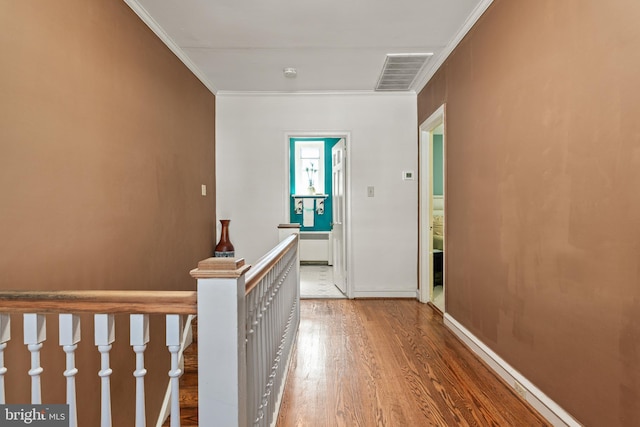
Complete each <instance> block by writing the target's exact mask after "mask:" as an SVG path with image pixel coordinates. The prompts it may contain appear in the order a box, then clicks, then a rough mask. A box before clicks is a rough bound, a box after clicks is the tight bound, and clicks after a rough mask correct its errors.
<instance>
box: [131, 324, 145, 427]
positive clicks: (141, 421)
mask: <svg viewBox="0 0 640 427" xmlns="http://www.w3.org/2000/svg"><path fill="white" fill-rule="evenodd" d="M129 328H130V333H129V337H130V344H131V347H132V348H133V352H134V353H135V355H136V370H135V371H133V376H134V378H135V379H136V427H144V426H146V425H147V419H146V405H145V400H144V377H145V375H147V370H146V369H145V367H144V351H145V350H146V349H147V343H148V342H149V315H148V314H132V315H130V316H129Z"/></svg>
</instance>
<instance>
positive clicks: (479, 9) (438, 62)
mask: <svg viewBox="0 0 640 427" xmlns="http://www.w3.org/2000/svg"><path fill="white" fill-rule="evenodd" d="M491 3H493V0H481V1H480V3H478V5H477V6H476V8H475V9H474V10H473V11H472V12H471V14H470V15H469V16H468V17H467V20H466V21H465V22H464V24H462V26H461V27H460V29H459V30H458V32H457V33H456V34H455V35H454V36H453V39H451V41H450V42H449V43H448V44H447V45H446V46H445V47H444V49H442V50H441V51H440V53H438V55H437V56H435V57H434V58H433V59H432V60H430V61H429V62H427V66H426V67H425V68H424V69H423V70H422V71H421V72H420V74H418V75H417V76H416V78H415V80H414V81H413V83H412V84H411V89H412V90H414V91H415V92H416V93H418V92H420V91H421V90H422V89H423V88H424V87H425V86H426V85H427V83H429V80H431V77H433V75H434V74H435V73H436V71H438V70H439V69H440V67H441V66H442V64H444V61H446V60H447V58H448V57H449V55H451V53H452V52H453V50H454V49H455V48H456V47H457V46H458V44H459V43H460V42H461V41H462V39H463V38H464V36H466V35H467V33H468V32H469V31H470V30H471V28H473V26H474V25H475V24H476V22H478V19H480V17H481V16H482V14H483V13H484V12H485V11H486V10H487V8H488V7H489V6H491Z"/></svg>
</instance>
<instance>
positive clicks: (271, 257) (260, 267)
mask: <svg viewBox="0 0 640 427" xmlns="http://www.w3.org/2000/svg"><path fill="white" fill-rule="evenodd" d="M297 244H298V235H297V234H292V235H290V236H288V237H287V238H286V239H284V240H282V241H281V242H280V243H279V244H278V245H277V246H275V247H274V248H273V249H271V250H270V251H269V252H267V253H266V254H265V255H264V256H263V257H262V258H260V259H259V260H258V261H257V262H256V265H255V266H252V267H251V270H249V271H248V272H247V275H246V276H245V279H246V282H245V283H246V284H245V295H247V294H249V292H251V291H252V290H253V288H255V287H256V286H257V285H258V283H259V282H260V280H262V279H263V278H264V276H266V275H267V273H268V272H269V271H270V270H271V269H272V268H273V266H274V265H276V263H277V262H278V261H280V260H281V259H282V257H283V256H285V254H286V253H287V252H289V251H290V250H291V248H293V247H294V246H296V245H297Z"/></svg>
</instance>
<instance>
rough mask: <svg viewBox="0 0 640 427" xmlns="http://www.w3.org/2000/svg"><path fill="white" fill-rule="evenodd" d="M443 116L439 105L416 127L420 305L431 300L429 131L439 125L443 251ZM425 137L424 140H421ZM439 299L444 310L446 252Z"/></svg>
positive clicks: (431, 140) (431, 251)
mask: <svg viewBox="0 0 640 427" xmlns="http://www.w3.org/2000/svg"><path fill="white" fill-rule="evenodd" d="M445 119H446V116H445V104H442V105H441V106H440V107H438V109H436V110H435V111H434V112H433V113H432V114H431V115H430V116H429V118H428V119H426V120H425V121H424V122H422V124H420V127H419V143H418V157H419V167H418V176H419V182H418V188H419V190H418V236H419V237H418V285H419V292H418V299H419V300H420V302H423V303H428V302H430V301H431V299H432V294H433V256H432V254H433V229H432V225H431V224H432V221H433V218H432V209H431V208H432V207H431V201H432V200H433V183H432V182H431V181H432V178H431V171H432V162H433V159H432V157H433V155H432V153H433V131H434V130H435V129H436V128H437V127H438V126H439V125H440V124H442V125H443V128H444V131H443V138H442V140H443V144H442V145H443V161H442V170H443V177H442V179H443V188H444V191H443V193H444V195H445V197H444V216H445V220H444V230H445V231H443V234H444V235H445V238H444V243H443V248H444V247H446V242H447V238H446V226H447V225H446V224H447V220H446V217H447V198H448V197H447V191H446V188H447V187H446V184H447V182H446V170H447V169H446V168H447V161H446V159H447V155H446V150H447V149H446V147H447V144H446V121H445ZM425 136H426V138H425ZM442 255H443V259H442V263H443V272H442V283H443V297H444V301H445V308H446V292H447V286H446V270H447V269H446V266H447V262H446V261H447V258H446V257H447V252H446V251H445V250H443V254H442Z"/></svg>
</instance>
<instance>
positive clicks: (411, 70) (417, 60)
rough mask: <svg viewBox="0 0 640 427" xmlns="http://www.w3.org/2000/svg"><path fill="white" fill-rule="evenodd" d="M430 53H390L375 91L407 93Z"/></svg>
mask: <svg viewBox="0 0 640 427" xmlns="http://www.w3.org/2000/svg"><path fill="white" fill-rule="evenodd" d="M432 55H433V54H432V53H390V54H388V55H387V60H386V61H384V67H382V73H381V74H380V78H379V79H378V84H377V85H376V90H377V91H385V90H393V91H402V90H404V91H407V90H409V89H410V87H411V83H413V81H414V80H415V78H416V76H417V75H418V72H419V71H420V70H421V69H422V67H423V66H424V64H426V63H427V61H428V60H429V58H430V57H431V56H432Z"/></svg>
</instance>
